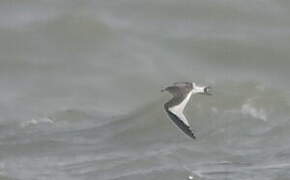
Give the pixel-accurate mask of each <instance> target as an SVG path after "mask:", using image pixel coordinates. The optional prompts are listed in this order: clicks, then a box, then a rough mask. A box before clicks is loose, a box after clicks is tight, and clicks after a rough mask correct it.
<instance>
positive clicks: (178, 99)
mask: <svg viewBox="0 0 290 180" xmlns="http://www.w3.org/2000/svg"><path fill="white" fill-rule="evenodd" d="M164 91H167V92H169V93H170V94H171V95H172V96H173V97H172V98H171V99H170V100H169V101H168V102H166V103H165V104H164V109H165V111H166V113H167V115H168V116H169V118H170V119H171V120H172V121H173V122H174V123H175V125H176V126H177V127H179V128H180V129H181V130H182V131H183V132H184V133H185V134H186V135H188V136H189V137H191V138H192V139H196V137H195V135H194V133H193V131H192V130H191V127H190V124H189V122H188V120H187V118H186V117H185V115H184V114H183V111H184V108H185V106H186V104H187V103H188V101H189V99H190V97H191V96H192V95H193V94H202V95H212V94H211V87H210V86H197V85H196V83H195V82H175V83H173V85H172V86H168V87H166V88H163V89H161V92H164Z"/></svg>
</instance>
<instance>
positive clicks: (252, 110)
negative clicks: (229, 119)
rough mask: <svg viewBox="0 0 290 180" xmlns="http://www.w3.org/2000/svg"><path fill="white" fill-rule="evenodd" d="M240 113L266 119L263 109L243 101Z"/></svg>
mask: <svg viewBox="0 0 290 180" xmlns="http://www.w3.org/2000/svg"><path fill="white" fill-rule="evenodd" d="M241 113H242V114H244V115H250V116H252V117H253V118H256V119H261V120H263V121H267V115H266V112H265V110H264V109H262V108H256V107H254V106H253V105H252V104H251V103H245V104H243V105H242V107H241Z"/></svg>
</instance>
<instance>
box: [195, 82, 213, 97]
mask: <svg viewBox="0 0 290 180" xmlns="http://www.w3.org/2000/svg"><path fill="white" fill-rule="evenodd" d="M192 88H193V93H194V94H202V95H208V96H210V95H212V93H211V91H212V88H211V87H210V86H197V85H196V84H195V83H194V82H193V83H192Z"/></svg>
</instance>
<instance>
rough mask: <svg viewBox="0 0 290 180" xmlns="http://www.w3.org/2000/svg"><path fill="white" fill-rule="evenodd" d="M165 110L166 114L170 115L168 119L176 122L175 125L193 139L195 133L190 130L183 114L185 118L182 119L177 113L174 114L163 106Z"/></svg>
mask: <svg viewBox="0 0 290 180" xmlns="http://www.w3.org/2000/svg"><path fill="white" fill-rule="evenodd" d="M165 110H166V112H167V114H168V116H169V117H170V119H171V120H172V121H173V122H174V123H175V124H176V126H177V127H179V128H180V129H181V130H182V131H183V132H184V133H185V134H187V135H188V136H189V137H191V138H192V139H195V135H194V133H193V132H192V130H191V129H190V126H189V124H188V121H187V119H186V118H185V116H184V115H183V117H184V118H185V119H183V120H182V119H181V118H180V117H179V116H178V115H176V114H174V113H173V112H171V111H170V110H168V109H166V108H165ZM184 120H185V121H184Z"/></svg>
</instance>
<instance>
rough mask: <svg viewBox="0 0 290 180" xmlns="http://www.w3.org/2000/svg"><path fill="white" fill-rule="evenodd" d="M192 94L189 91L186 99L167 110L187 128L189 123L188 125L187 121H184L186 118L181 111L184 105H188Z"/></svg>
mask: <svg viewBox="0 0 290 180" xmlns="http://www.w3.org/2000/svg"><path fill="white" fill-rule="evenodd" d="M192 92H193V91H190V92H189V93H188V94H187V96H186V98H184V100H183V101H182V102H181V103H180V104H178V105H176V106H173V107H171V108H169V111H170V112H172V113H173V114H175V115H176V116H177V117H178V118H179V119H180V120H181V121H182V122H183V123H184V124H186V125H187V126H189V123H188V120H187V119H186V117H185V116H184V114H183V110H184V108H185V106H186V104H187V103H188V101H189V99H190V96H191V94H192Z"/></svg>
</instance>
